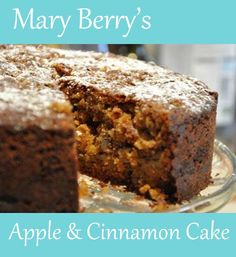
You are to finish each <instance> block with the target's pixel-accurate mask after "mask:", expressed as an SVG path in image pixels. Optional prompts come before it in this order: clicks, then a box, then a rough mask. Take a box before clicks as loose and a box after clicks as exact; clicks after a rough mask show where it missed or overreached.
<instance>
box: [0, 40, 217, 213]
mask: <svg viewBox="0 0 236 257" xmlns="http://www.w3.org/2000/svg"><path fill="white" fill-rule="evenodd" d="M0 85H1V89H0V117H1V118H0V130H1V133H0V142H1V143H0V151H1V156H0V183H1V187H0V200H1V205H0V211H14V212H15V211H22V212H25V211H35V212H39V211H43V212H49V211H54V212H65V211H70V212H74V211H76V210H77V208H78V205H77V204H78V195H77V194H78V189H77V175H76V174H77V169H78V170H79V172H80V173H83V174H87V175H89V176H91V177H95V178H98V179H99V180H101V181H104V182H111V183H112V184H118V185H125V186H126V187H127V189H128V190H131V191H135V192H137V193H139V194H144V195H146V196H149V197H150V196H152V195H153V192H162V193H164V194H165V195H166V196H167V198H168V200H170V201H174V202H181V201H183V200H188V199H190V198H192V197H193V196H195V195H197V194H198V193H199V192H200V191H201V190H202V189H204V188H205V187H206V186H207V185H208V184H209V183H210V179H211V176H210V174H211V163H212V155H213V143H214V133H215V117H216V107H217V93H216V92H213V91H211V90H210V89H209V88H208V87H207V86H206V85H205V84H204V83H203V82H201V81H199V80H197V79H194V78H191V77H188V76H185V75H181V74H178V73H175V72H173V71H170V70H167V69H164V68H162V67H159V66H157V65H155V64H154V63H145V62H142V61H138V60H133V59H130V58H126V57H121V56H116V55H112V54H101V53H94V52H80V51H70V50H59V49H53V48H49V47H45V46H25V45H24V46H16V45H13V46H11V45H7V46H2V47H1V50H0ZM75 147H76V151H75ZM6 181H7V182H6ZM36 202H37V204H36Z"/></svg>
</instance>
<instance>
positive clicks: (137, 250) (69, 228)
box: [0, 214, 236, 257]
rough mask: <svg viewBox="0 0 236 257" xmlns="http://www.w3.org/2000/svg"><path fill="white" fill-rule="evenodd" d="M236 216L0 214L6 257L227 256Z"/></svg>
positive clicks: (0, 243) (231, 249) (234, 240)
mask: <svg viewBox="0 0 236 257" xmlns="http://www.w3.org/2000/svg"><path fill="white" fill-rule="evenodd" d="M235 245H236V215H235V214H0V246H1V253H2V254H1V256H24V257H28V256H31V257H37V256H43V257H47V256H50V257H51V256H57V257H60V256H147V255H153V256H159V255H163V254H164V256H173V255H175V256H180V255H181V256H199V255H202V256H207V255H209V256H223V255H225V254H227V253H231V254H233V252H234V249H235Z"/></svg>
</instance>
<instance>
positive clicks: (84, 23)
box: [0, 0, 236, 44]
mask: <svg viewBox="0 0 236 257" xmlns="http://www.w3.org/2000/svg"><path fill="white" fill-rule="evenodd" d="M235 10H236V1H234V0H224V1H222V0H220V1H215V0H207V1H206V0H198V1H189V0H178V1H170V0H166V1H160V0H137V1H133V0H119V1H105V0H99V1H92V0H86V1H85V0H71V1H66V2H65V1H63V2H62V1H55V0H51V1H47V0H41V1H29V0H28V1H26V0H21V1H16V0H8V1H3V0H2V1H1V4H0V43H6V44H8V43H14V44H15V43H23V44H29V43H44V44H68V43H70V44H73V43H85V44H89V43H96V44H98V43H99V44H100V43H101V44H102V43H106V44H107V43H113V44H114V43H115V44H118V43H132V44H133V43H139V44H141V43H162V44H167V43H171V44H172V43H173V44H181V43H184V44H192V43H195V44H196V43H203V44H208V43H213V44H216V43H236V31H235V25H236V15H235Z"/></svg>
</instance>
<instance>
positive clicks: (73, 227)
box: [67, 223, 83, 240]
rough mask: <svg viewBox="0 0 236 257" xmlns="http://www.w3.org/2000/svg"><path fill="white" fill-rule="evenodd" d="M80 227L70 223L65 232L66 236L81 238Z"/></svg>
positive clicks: (72, 238)
mask: <svg viewBox="0 0 236 257" xmlns="http://www.w3.org/2000/svg"><path fill="white" fill-rule="evenodd" d="M80 233H81V229H77V228H76V223H70V225H69V231H68V232H67V238H68V239H70V240H76V239H77V240H81V239H83V238H82V237H81V236H80Z"/></svg>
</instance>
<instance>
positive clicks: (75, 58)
mask: <svg viewBox="0 0 236 257" xmlns="http://www.w3.org/2000/svg"><path fill="white" fill-rule="evenodd" d="M56 65H59V66H60V65H62V70H57V69H55V66H56ZM1 75H2V79H4V78H6V77H11V78H14V80H15V85H16V84H17V85H18V86H17V87H18V89H19V90H18V91H17V90H15V91H14V93H13V90H12V91H11V90H10V91H9V89H8V93H6V86H5V87H4V88H5V89H4V90H5V91H4V94H3V93H2V90H1V91H0V92H1V93H0V95H2V96H0V101H1V102H4V101H6V98H8V101H10V100H11V99H10V98H12V100H11V101H12V103H13V102H14V103H15V101H14V99H15V98H16V95H18V93H19V94H21V97H22V100H24V101H23V102H24V103H25V102H27V103H28V107H27V108H28V109H31V107H32V104H33V105H37V106H38V107H37V108H39V109H38V110H39V112H40V111H42V112H43V113H44V112H45V111H43V109H44V108H45V106H48V105H49V102H50V103H52V102H53V101H56V99H57V100H58V101H59V102H60V101H62V102H63V101H64V99H63V98H64V96H63V95H62V93H60V92H59V90H58V83H59V82H60V81H69V82H71V84H72V85H83V86H86V87H93V88H97V89H99V90H102V91H104V92H110V93H112V94H117V95H125V96H126V97H129V98H134V99H136V100H145V101H147V102H149V101H151V102H158V103H159V104H162V105H163V106H164V107H165V108H166V109H167V110H171V109H179V108H184V109H187V110H188V111H189V112H191V113H199V112H202V111H203V110H204V109H208V108H211V106H212V105H215V104H216V103H215V93H214V92H212V91H211V90H210V89H209V88H208V87H207V86H206V85H205V84H204V83H202V82H201V81H199V80H197V79H194V78H191V77H188V76H185V75H180V74H178V73H175V72H172V71H170V70H166V69H164V68H162V67H159V66H157V65H155V64H154V63H146V62H143V61H138V60H133V59H130V58H127V57H121V56H115V55H112V54H101V53H95V52H81V51H71V50H60V49H53V48H49V47H45V46H27V45H23V46H15V45H13V46H11V45H10V46H9V45H8V46H2V47H0V76H1ZM2 84H3V83H2ZM8 84H9V83H8ZM35 88H40V90H39V92H40V93H39V94H38V96H37V97H38V101H39V102H38V103H39V104H34V103H33V102H32V101H36V99H35V98H33V99H34V100H30V99H31V97H30V93H29V92H32V95H35V93H33V91H34V90H35ZM22 89H24V93H20V91H22ZM27 90H28V91H29V92H28V91H27ZM51 90H54V91H51ZM17 92H18V93H17ZM49 92H50V93H49ZM22 94H23V95H22ZM27 94H28V98H27ZM6 95H7V96H6ZM50 95H51V98H50ZM47 96H48V97H47ZM3 98H5V100H4V99H3ZM1 108H3V107H2V105H1V104H0V110H1ZM37 108H36V107H35V110H34V108H32V110H33V111H34V113H35V114H36V113H37V110H36V109H37ZM39 112H38V113H39ZM44 114H45V113H44ZM49 115H50V114H49ZM46 116H47V115H46Z"/></svg>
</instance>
